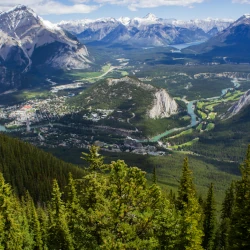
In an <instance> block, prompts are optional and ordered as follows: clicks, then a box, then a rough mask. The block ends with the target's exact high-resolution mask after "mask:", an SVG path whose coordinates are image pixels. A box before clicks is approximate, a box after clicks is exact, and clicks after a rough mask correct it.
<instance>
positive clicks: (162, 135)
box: [141, 101, 199, 142]
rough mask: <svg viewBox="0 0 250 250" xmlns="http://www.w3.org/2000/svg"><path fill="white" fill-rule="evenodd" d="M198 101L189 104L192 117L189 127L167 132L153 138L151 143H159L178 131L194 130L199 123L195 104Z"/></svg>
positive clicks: (188, 110)
mask: <svg viewBox="0 0 250 250" xmlns="http://www.w3.org/2000/svg"><path fill="white" fill-rule="evenodd" d="M195 102H196V101H191V102H189V103H188V104H187V112H188V114H189V115H190V117H191V123H190V125H188V126H187V127H182V128H173V129H170V130H167V131H165V132H164V133H162V134H159V135H157V136H155V137H153V138H151V139H150V140H149V141H150V142H157V141H159V140H160V139H161V138H163V137H165V136H167V135H169V134H172V133H173V132H176V131H182V130H185V129H188V128H192V127H194V126H196V125H197V124H198V123H199V121H197V115H196V114H195V113H194V103H195ZM141 142H147V141H141Z"/></svg>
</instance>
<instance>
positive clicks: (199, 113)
mask: <svg viewBox="0 0 250 250" xmlns="http://www.w3.org/2000/svg"><path fill="white" fill-rule="evenodd" d="M197 113H198V115H199V116H200V117H201V118H202V119H203V120H205V119H206V118H207V114H206V113H204V112H202V111H200V110H198V111H197Z"/></svg>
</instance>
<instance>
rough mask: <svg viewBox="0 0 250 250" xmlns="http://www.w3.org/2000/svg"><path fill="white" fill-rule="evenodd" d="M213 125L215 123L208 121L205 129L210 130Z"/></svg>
mask: <svg viewBox="0 0 250 250" xmlns="http://www.w3.org/2000/svg"><path fill="white" fill-rule="evenodd" d="M214 127H215V124H214V123H208V125H207V127H206V131H210V130H213V129H214Z"/></svg>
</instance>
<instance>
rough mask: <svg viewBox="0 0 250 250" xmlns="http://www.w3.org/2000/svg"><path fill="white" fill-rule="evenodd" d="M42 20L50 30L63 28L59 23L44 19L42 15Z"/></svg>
mask: <svg viewBox="0 0 250 250" xmlns="http://www.w3.org/2000/svg"><path fill="white" fill-rule="evenodd" d="M40 20H41V21H42V23H43V25H44V26H45V27H46V28H47V29H49V30H61V28H60V27H59V26H58V25H57V24H54V23H51V22H50V21H48V20H44V19H43V18H41V17H40Z"/></svg>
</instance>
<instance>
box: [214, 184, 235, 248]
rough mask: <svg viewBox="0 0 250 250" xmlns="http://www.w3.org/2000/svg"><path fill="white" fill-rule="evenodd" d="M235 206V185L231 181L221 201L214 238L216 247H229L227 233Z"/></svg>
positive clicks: (228, 232)
mask: <svg viewBox="0 0 250 250" xmlns="http://www.w3.org/2000/svg"><path fill="white" fill-rule="evenodd" d="M234 206H235V185H234V182H232V184H231V186H230V188H229V189H228V190H227V191H226V195H225V199H224V201H223V203H222V211H221V222H220V226H219V228H218V230H217V236H216V239H215V246H216V249H229V247H230V245H229V234H230V231H231V220H232V215H233V212H234Z"/></svg>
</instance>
